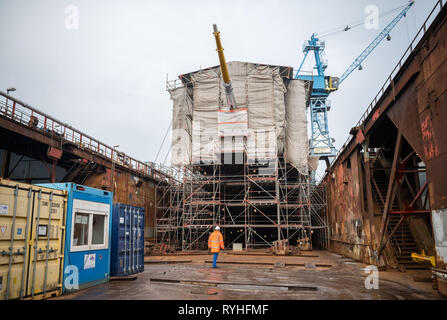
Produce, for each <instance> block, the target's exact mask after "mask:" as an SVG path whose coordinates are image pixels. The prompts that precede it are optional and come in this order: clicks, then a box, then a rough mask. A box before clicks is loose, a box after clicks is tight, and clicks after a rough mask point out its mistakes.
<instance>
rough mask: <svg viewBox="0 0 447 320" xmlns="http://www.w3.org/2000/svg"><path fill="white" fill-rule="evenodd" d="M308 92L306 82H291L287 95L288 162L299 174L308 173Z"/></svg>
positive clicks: (286, 148) (286, 154) (286, 150)
mask: <svg viewBox="0 0 447 320" xmlns="http://www.w3.org/2000/svg"><path fill="white" fill-rule="evenodd" d="M307 100H308V98H307V90H306V87H305V82H304V81H299V80H293V81H290V82H289V86H288V88H287V94H286V147H285V152H284V153H285V156H286V160H287V162H289V163H290V164H292V165H293V166H295V167H296V168H297V169H298V171H299V172H301V173H302V172H307V167H308V163H307V161H308V158H307V157H308V155H309V144H308V138H307V113H306V107H307Z"/></svg>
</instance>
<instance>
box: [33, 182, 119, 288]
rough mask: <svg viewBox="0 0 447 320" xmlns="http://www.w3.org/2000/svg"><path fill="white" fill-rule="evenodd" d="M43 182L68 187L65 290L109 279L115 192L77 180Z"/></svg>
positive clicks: (62, 187)
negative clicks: (74, 181) (82, 183)
mask: <svg viewBox="0 0 447 320" xmlns="http://www.w3.org/2000/svg"><path fill="white" fill-rule="evenodd" d="M40 185H41V186H45V187H49V188H53V189H58V190H66V191H68V200H67V215H66V219H67V223H66V232H65V256H64V279H63V292H68V291H73V290H77V289H83V288H86V287H90V286H93V285H97V284H100V283H104V282H107V281H108V280H109V275H110V247H111V246H110V244H111V232H110V230H111V229H112V219H111V217H110V216H111V212H112V202H113V194H112V192H110V191H105V190H100V189H95V188H90V187H86V186H82V185H78V184H75V183H48V184H40Z"/></svg>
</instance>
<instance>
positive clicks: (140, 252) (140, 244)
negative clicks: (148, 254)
mask: <svg viewBox="0 0 447 320" xmlns="http://www.w3.org/2000/svg"><path fill="white" fill-rule="evenodd" d="M137 243H138V271H140V272H142V271H143V270H144V209H143V208H141V209H139V210H138V241H137Z"/></svg>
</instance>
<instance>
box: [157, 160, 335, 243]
mask: <svg viewBox="0 0 447 320" xmlns="http://www.w3.org/2000/svg"><path fill="white" fill-rule="evenodd" d="M226 156H228V155H226ZM232 156H233V160H234V159H237V158H239V159H242V160H243V161H235V162H236V163H232V164H222V163H219V164H216V163H209V164H205V163H202V164H194V165H191V166H188V167H184V168H183V183H179V184H164V185H159V186H158V190H159V192H158V194H160V195H161V196H160V199H159V200H158V201H157V208H158V209H160V210H161V212H162V213H161V215H160V217H159V218H158V219H157V227H156V231H157V242H158V243H164V244H169V245H171V246H174V247H175V248H176V249H178V250H183V251H190V250H200V249H206V248H207V243H208V235H209V234H210V233H211V232H212V230H213V227H214V226H216V225H219V226H220V227H221V230H222V232H223V234H224V238H225V239H226V243H225V245H226V246H228V247H229V246H231V245H232V244H233V243H242V244H243V247H244V248H245V249H253V248H262V247H271V246H272V245H273V242H274V241H276V240H289V244H291V245H297V246H299V245H300V242H308V243H311V244H312V243H314V245H317V246H318V247H321V248H327V247H328V234H327V233H328V223H327V215H326V191H325V189H324V186H322V185H319V186H317V185H315V184H313V183H311V179H310V176H304V175H302V174H300V173H299V172H298V171H297V170H296V169H295V168H294V167H293V166H291V165H290V164H288V163H287V162H286V161H285V159H284V156H278V157H277V158H276V159H273V160H266V161H265V162H250V161H247V157H246V154H245V153H233V154H232ZM222 157H225V155H222ZM237 162H241V163H239V164H237Z"/></svg>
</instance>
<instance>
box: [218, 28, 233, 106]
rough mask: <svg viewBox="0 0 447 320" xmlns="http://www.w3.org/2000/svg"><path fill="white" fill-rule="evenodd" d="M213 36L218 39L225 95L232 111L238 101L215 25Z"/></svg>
mask: <svg viewBox="0 0 447 320" xmlns="http://www.w3.org/2000/svg"><path fill="white" fill-rule="evenodd" d="M213 30H214V32H213V34H214V38H216V46H217V49H216V51H217V54H218V56H219V63H220V70H221V71H222V79H223V82H224V84H223V85H224V88H225V95H226V97H227V105H228V106H229V107H230V110H232V109H234V107H235V106H236V100H235V99H234V93H233V85H232V84H231V80H230V75H229V73H228V68H227V63H226V62H225V56H224V53H223V50H224V49H223V47H222V42H221V41H220V32H219V30H217V25H215V24H213Z"/></svg>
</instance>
